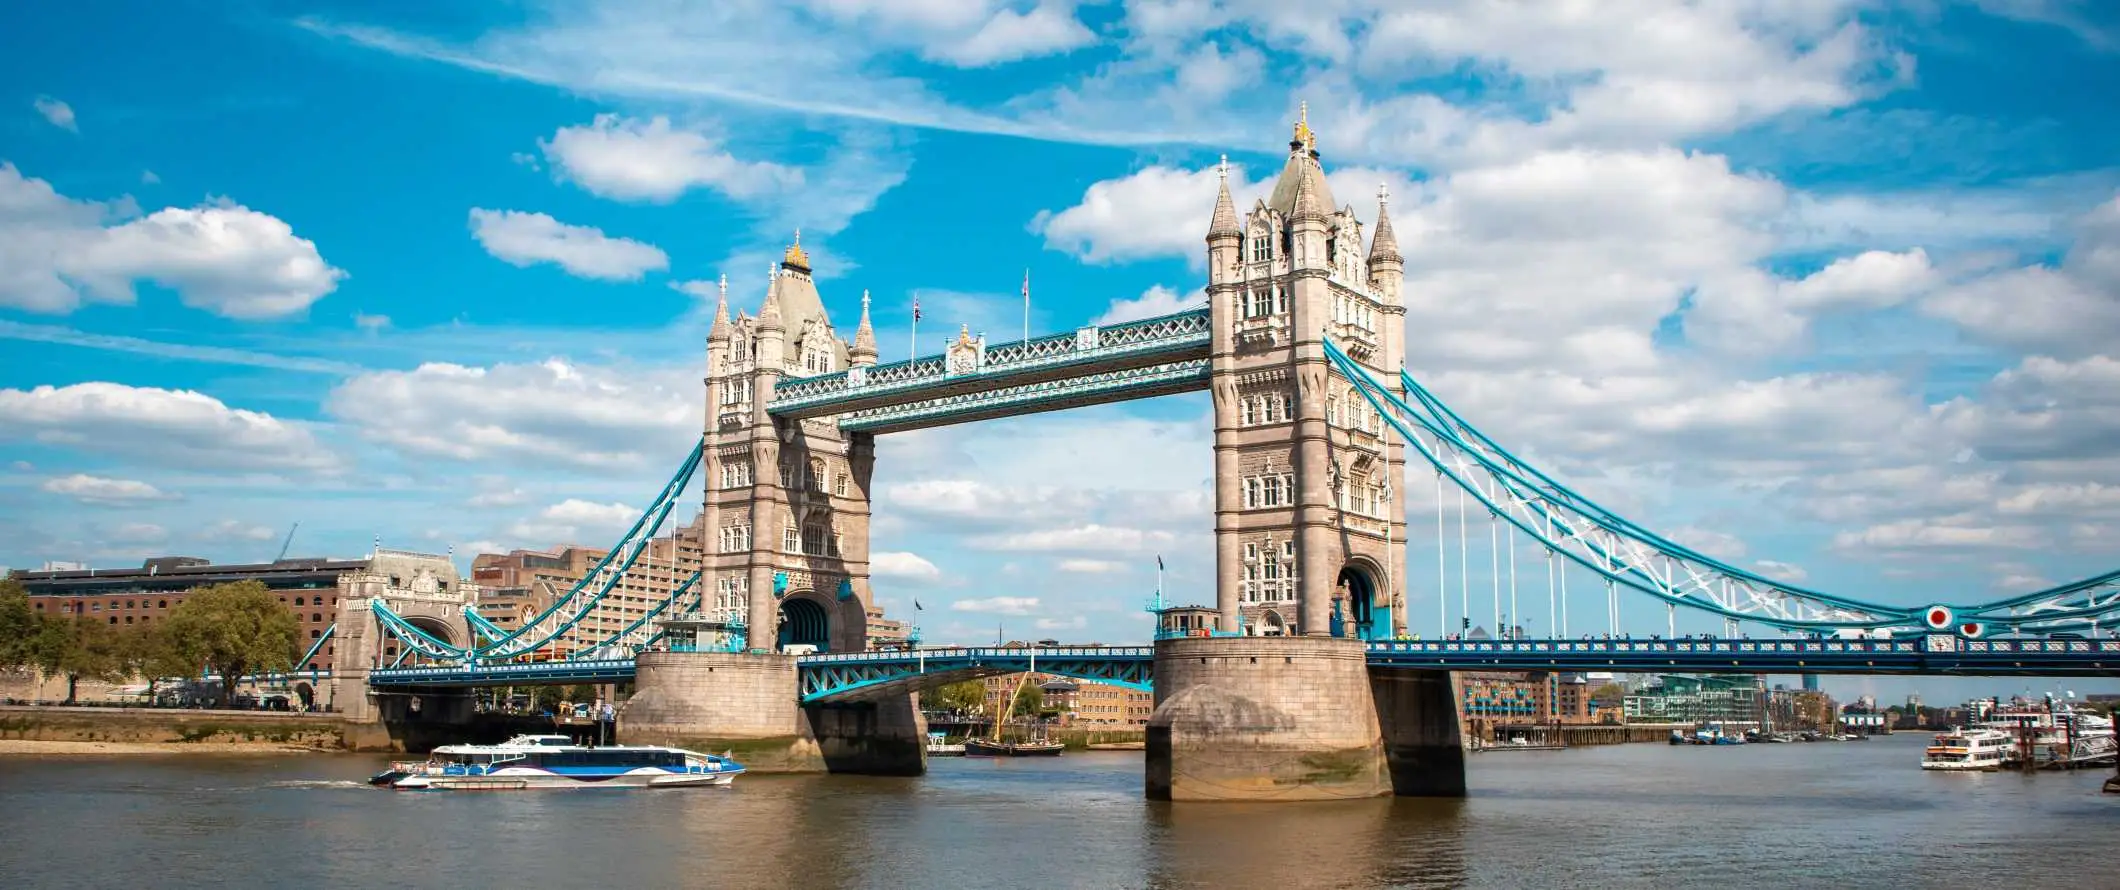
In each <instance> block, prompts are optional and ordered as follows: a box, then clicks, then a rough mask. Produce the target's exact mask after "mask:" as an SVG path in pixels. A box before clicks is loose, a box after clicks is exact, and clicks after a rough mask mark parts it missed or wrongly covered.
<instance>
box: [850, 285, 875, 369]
mask: <svg viewBox="0 0 2120 890" xmlns="http://www.w3.org/2000/svg"><path fill="white" fill-rule="evenodd" d="M847 361H848V363H849V364H851V365H853V366H854V367H857V368H867V367H872V366H874V365H875V364H876V329H875V328H873V327H871V326H870V325H869V292H868V291H862V292H861V325H860V326H859V327H856V328H855V329H854V347H853V348H852V349H849V350H847Z"/></svg>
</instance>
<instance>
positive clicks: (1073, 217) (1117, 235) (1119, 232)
mask: <svg viewBox="0 0 2120 890" xmlns="http://www.w3.org/2000/svg"><path fill="white" fill-rule="evenodd" d="M1219 182H1220V173H1219V172H1218V171H1217V169H1216V168H1214V167H1203V168H1201V169H1198V170H1184V169H1178V168H1172V167H1163V166H1154V167H1148V168H1146V169H1143V170H1140V171H1137V172H1135V173H1132V174H1130V175H1127V176H1124V177H1121V178H1119V179H1108V180H1104V181H1102V182H1096V183H1092V184H1091V185H1090V187H1089V188H1088V189H1087V190H1086V191H1084V192H1083V193H1082V200H1081V201H1080V202H1078V203H1076V204H1075V205H1074V206H1073V207H1068V208H1065V209H1063V210H1059V211H1052V210H1041V211H1039V212H1038V215H1037V216H1036V217H1034V218H1032V220H1031V231H1032V232H1035V233H1037V234H1039V235H1043V236H1045V246H1046V247H1048V248H1051V249H1054V250H1062V251H1066V252H1068V253H1071V254H1074V255H1075V256H1078V257H1081V258H1082V259H1083V260H1085V261H1087V262H1091V263H1109V262H1118V261H1125V260H1137V259H1144V258H1147V257H1157V256H1182V257H1186V258H1188V259H1191V260H1192V261H1193V262H1194V264H1195V265H1196V266H1197V265H1202V264H1204V263H1205V262H1206V257H1207V247H1206V244H1207V242H1206V240H1205V239H1206V237H1207V224H1208V221H1209V219H1210V218H1211V217H1212V216H1213V215H1214V210H1215V190H1216V188H1217V187H1218V185H1219ZM1267 185H1268V182H1267V181H1264V180H1262V181H1259V182H1251V181H1248V180H1246V179H1245V178H1244V169H1243V168H1242V167H1232V168H1231V172H1230V193H1231V194H1232V195H1235V196H1238V205H1237V206H1238V207H1239V208H1240V212H1242V210H1248V209H1250V207H1251V205H1252V202H1253V201H1254V200H1256V199H1257V198H1258V197H1259V196H1261V195H1263V194H1264V191H1265V189H1266V186H1267Z"/></svg>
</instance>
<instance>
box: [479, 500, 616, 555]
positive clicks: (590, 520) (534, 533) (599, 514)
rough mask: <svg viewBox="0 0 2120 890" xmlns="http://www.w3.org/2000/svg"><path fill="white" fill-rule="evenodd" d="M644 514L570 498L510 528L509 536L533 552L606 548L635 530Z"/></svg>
mask: <svg viewBox="0 0 2120 890" xmlns="http://www.w3.org/2000/svg"><path fill="white" fill-rule="evenodd" d="M640 514H641V510H640V508H638V507H629V506H626V505H625V504H618V503H611V504H599V503H596V502H594V501H585V500H582V499H580V498H568V499H566V500H564V501H561V502H559V503H557V504H553V505H552V506H549V507H546V508H544V509H543V510H539V511H538V512H537V514H536V515H535V516H531V517H529V518H526V519H523V520H521V521H519V522H516V523H515V524H513V525H510V526H509V527H508V534H509V535H511V536H513V537H514V538H516V539H517V540H519V541H524V542H528V543H527V546H529V547H532V548H546V547H553V546H558V545H560V544H588V545H591V546H598V547H601V546H606V544H607V542H609V541H613V540H616V539H617V537H618V536H619V535H621V534H624V533H625V530H626V529H628V528H631V527H632V525H633V523H634V522H636V521H638V520H639V519H640Z"/></svg>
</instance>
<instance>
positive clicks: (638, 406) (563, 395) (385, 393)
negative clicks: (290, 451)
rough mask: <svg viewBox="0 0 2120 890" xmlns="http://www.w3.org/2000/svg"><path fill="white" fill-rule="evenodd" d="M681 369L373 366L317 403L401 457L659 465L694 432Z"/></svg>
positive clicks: (691, 384) (694, 388) (557, 363)
mask: <svg viewBox="0 0 2120 890" xmlns="http://www.w3.org/2000/svg"><path fill="white" fill-rule="evenodd" d="M698 386H699V384H698V380H697V378H696V377H693V376H692V375H691V374H689V373H684V372H675V371H667V370H653V371H651V370H642V369H632V368H624V367H605V366H593V365H582V364H575V363H569V362H566V361H562V360H559V359H552V360H548V361H545V362H540V363H537V364H527V365H515V364H500V365H494V366H492V367H490V368H471V367H465V366H462V365H452V364H446V363H431V364H424V365H421V366H419V367H417V368H414V369H412V370H410V371H374V372H369V373H364V374H360V375H357V376H355V377H352V378H350V379H348V380H346V381H345V382H343V383H341V384H339V385H338V386H337V387H336V388H334V389H333V390H332V391H331V393H330V395H329V396H327V397H326V399H325V403H324V407H325V410H326V411H327V412H328V413H330V414H331V415H332V416H334V417H336V418H338V419H339V420H340V421H341V422H343V423H345V424H346V425H347V426H348V427H350V428H352V429H353V430H354V431H355V432H357V433H359V434H360V435H361V436H363V437H365V438H367V439H369V440H371V441H375V442H380V443H382V444H384V445H388V446H390V447H392V448H395V449H398V450H399V451H402V452H405V453H407V454H410V455H417V456H429V457H446V458H451V459H455V460H462V461H488V460H516V461H526V462H530V463H534V464H541V465H548V466H552V465H557V466H575V467H587V468H603V469H626V470H631V469H637V468H643V467H649V466H655V467H660V466H663V465H665V464H666V463H668V462H670V461H673V460H674V459H675V456H676V455H680V454H683V453H684V450H685V447H686V445H687V440H688V439H689V438H692V437H697V436H698V434H699V430H698V423H699V418H698V417H697V416H696V415H697V411H698V408H697V401H698V399H699V392H698Z"/></svg>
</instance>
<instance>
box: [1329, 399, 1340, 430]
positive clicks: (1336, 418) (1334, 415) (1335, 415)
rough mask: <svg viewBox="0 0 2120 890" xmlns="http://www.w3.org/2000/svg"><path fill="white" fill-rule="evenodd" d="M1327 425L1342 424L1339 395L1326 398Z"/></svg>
mask: <svg viewBox="0 0 2120 890" xmlns="http://www.w3.org/2000/svg"><path fill="white" fill-rule="evenodd" d="M1325 425H1326V426H1339V425H1340V399H1339V397H1338V396H1334V397H1332V398H1329V399H1326V400H1325Z"/></svg>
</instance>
